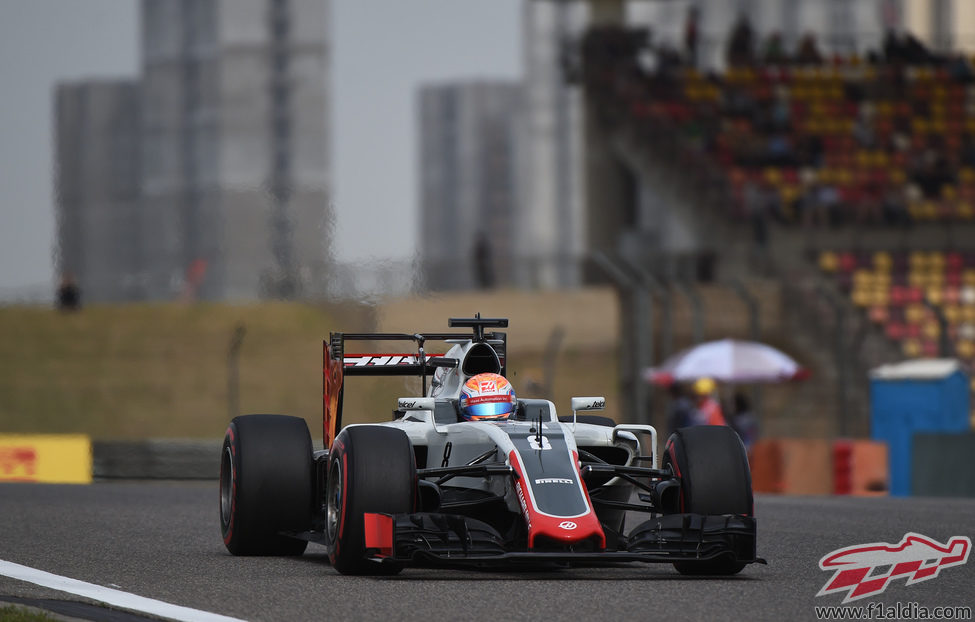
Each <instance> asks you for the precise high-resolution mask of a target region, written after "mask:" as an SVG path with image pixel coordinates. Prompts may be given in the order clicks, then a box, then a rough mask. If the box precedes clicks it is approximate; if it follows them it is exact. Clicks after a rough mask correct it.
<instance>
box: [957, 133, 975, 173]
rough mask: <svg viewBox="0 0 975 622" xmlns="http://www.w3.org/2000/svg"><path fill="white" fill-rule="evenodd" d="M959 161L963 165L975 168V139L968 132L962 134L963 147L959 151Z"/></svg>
mask: <svg viewBox="0 0 975 622" xmlns="http://www.w3.org/2000/svg"><path fill="white" fill-rule="evenodd" d="M958 163H959V164H960V165H961V166H965V167H969V168H975V139H973V138H972V135H971V134H969V133H967V132H966V133H964V134H962V135H961V149H960V150H959V152H958Z"/></svg>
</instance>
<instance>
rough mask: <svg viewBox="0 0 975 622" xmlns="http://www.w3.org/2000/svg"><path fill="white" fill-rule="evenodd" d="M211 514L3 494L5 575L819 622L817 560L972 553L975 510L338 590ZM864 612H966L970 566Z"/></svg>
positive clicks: (292, 603) (3, 584)
mask: <svg viewBox="0 0 975 622" xmlns="http://www.w3.org/2000/svg"><path fill="white" fill-rule="evenodd" d="M217 499H218V492H217V483H216V482H194V483H186V482H121V483H118V482H116V483H96V484H93V485H90V486H60V485H33V484H0V560H4V561H6V562H13V563H15V564H21V565H24V566H30V567H32V568H36V569H39V570H43V571H47V572H50V573H55V574H57V575H61V576H65V577H70V578H72V579H78V580H81V581H86V582H89V583H94V584H97V585H100V586H108V587H112V588H115V589H119V590H124V591H126V592H131V593H134V594H137V595H140V596H144V597H149V598H152V599H158V600H161V601H165V602H167V603H172V604H175V605H181V606H184V607H191V608H193V609H199V610H202V611H206V612H212V613H217V614H222V615H226V616H232V617H236V618H242V619H245V620H267V621H277V620H336V619H341V620H388V621H393V620H494V619H506V620H735V621H736V622H739V621H743V620H815V619H816V615H815V611H814V607H816V606H820V605H840V601H841V600H842V598H841V596H839V595H829V596H822V597H816V593H817V592H818V591H819V589H820V588H821V587H822V586H823V585H824V584H825V582H826V581H827V579H828V578H830V576H831V573H828V572H825V571H823V570H820V569H819V567H818V563H819V560H820V559H821V558H822V557H823V556H824V555H825V554H827V553H829V552H831V551H833V550H834V549H837V548H841V547H845V546H850V545H854V544H862V543H871V542H889V543H897V542H899V541H900V540H901V539H902V537H903V536H904V534H905V533H907V532H916V533H920V534H923V535H926V536H929V537H931V538H933V539H935V540H938V541H939V542H946V541H947V540H948V539H949V538H951V537H952V536H959V535H963V536H969V537H970V538H973V539H975V499H903V498H902V499H892V498H872V499H864V498H840V497H805V498H797V497H774V496H759V497H758V498H757V499H756V515H757V517H758V520H759V554H760V555H761V556H763V557H765V558H766V559H767V560H768V562H769V563H768V565H767V566H762V565H757V564H756V565H752V566H749V567H747V568H746V569H745V570H744V571H743V572H742V573H741V574H740V575H738V576H735V577H732V578H688V577H682V576H681V575H678V574H677V573H676V572H675V571H674V570H673V568H672V567H671V566H669V565H660V564H656V565H640V564H635V565H621V566H616V567H611V568H576V569H564V570H552V571H522V572H517V573H502V572H493V571H492V572H486V571H455V570H427V569H407V570H405V571H404V572H403V573H402V574H400V575H398V576H396V577H392V578H364V577H345V576H341V575H339V574H338V573H336V572H335V571H334V570H333V569H332V568H331V566H329V564H328V559H327V557H326V556H325V555H324V549H323V548H322V547H320V546H318V545H310V546H309V549H308V552H307V553H306V554H305V555H304V556H303V557H301V558H280V559H278V558H235V557H232V556H231V555H229V554H228V553H227V552H226V550H225V549H224V546H223V543H222V541H221V539H220V534H219V524H218V509H217V507H218V501H217ZM973 557H975V556H973ZM3 600H7V601H11V600H17V602H27V603H30V604H35V605H39V606H41V607H45V608H48V609H50V610H55V611H57V610H58V608H59V606H60V607H67V611H68V614H69V615H70V616H72V617H77V618H81V619H92V620H123V621H133V620H144V619H147V618H146V617H145V616H144V615H141V614H127V613H120V612H113V611H110V610H108V609H106V608H103V607H101V606H99V607H87V606H86V605H84V604H80V605H79V604H78V603H79V602H81V603H84V599H81V598H79V597H76V596H73V595H71V594H67V593H65V592H59V591H56V590H53V589H49V588H42V587H38V586H36V585H34V584H31V583H28V582H25V581H20V580H15V579H12V578H9V577H6V576H0V601H3ZM874 601H876V602H878V603H885V604H888V605H893V604H894V603H897V602H901V603H910V602H916V603H918V604H919V605H922V606H926V607H931V608H934V607H938V606H968V607H975V560H970V561H969V563H967V564H965V565H964V566H959V567H954V568H947V569H944V570H943V571H942V572H941V573H940V575H939V576H938V577H936V578H935V579H932V580H930V581H925V582H923V583H917V584H914V585H911V586H907V585H905V582H904V580H903V579H901V580H897V581H894V582H892V583H891V584H890V585H889V586H888V588H887V590H886V592H884V593H883V594H881V595H879V596H877V597H873V598H870V599H865V600H861V601H857V602H856V603H851V604H857V605H859V604H863V605H866V604H868V603H870V602H874ZM2 604H4V603H3V602H0V605H2ZM62 612H63V611H62ZM875 619H877V618H875Z"/></svg>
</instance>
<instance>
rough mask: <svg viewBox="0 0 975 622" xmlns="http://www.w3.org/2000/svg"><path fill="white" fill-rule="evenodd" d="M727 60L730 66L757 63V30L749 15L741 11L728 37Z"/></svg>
mask: <svg viewBox="0 0 975 622" xmlns="http://www.w3.org/2000/svg"><path fill="white" fill-rule="evenodd" d="M727 60H728V66H729V67H741V66H748V65H753V64H754V63H755V31H754V30H753V29H752V24H751V22H750V21H749V20H748V15H746V14H745V13H739V14H738V19H737V20H736V21H735V25H734V27H732V29H731V36H730V37H729V39H728V51H727Z"/></svg>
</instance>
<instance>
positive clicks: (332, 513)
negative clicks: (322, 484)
mask: <svg viewBox="0 0 975 622" xmlns="http://www.w3.org/2000/svg"><path fill="white" fill-rule="evenodd" d="M342 494H343V491H342V463H341V462H339V461H338V460H336V461H335V462H333V463H332V468H331V469H329V471H328V489H327V495H328V508H327V511H326V520H325V527H326V529H327V530H328V540H329V542H335V541H336V540H337V539H338V528H339V520H340V514H341V512H342Z"/></svg>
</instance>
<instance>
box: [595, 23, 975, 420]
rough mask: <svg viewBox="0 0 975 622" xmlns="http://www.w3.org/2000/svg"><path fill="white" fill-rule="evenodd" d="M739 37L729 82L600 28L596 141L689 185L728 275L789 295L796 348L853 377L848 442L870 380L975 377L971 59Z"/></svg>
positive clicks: (688, 197) (640, 33) (635, 38)
mask: <svg viewBox="0 0 975 622" xmlns="http://www.w3.org/2000/svg"><path fill="white" fill-rule="evenodd" d="M770 38H771V37H770ZM733 39H734V35H732V36H731V37H730V38H729V44H728V52H729V54H728V57H727V60H726V63H725V64H724V66H723V67H722V68H721V69H720V70H716V69H709V68H706V67H702V66H700V62H697V63H695V62H693V59H690V58H688V55H687V54H681V53H678V52H676V51H674V50H673V49H672V48H668V47H666V46H664V45H658V44H656V43H655V38H654V36H653V34H652V32H651V31H650V30H648V29H647V28H645V27H632V26H629V27H627V26H621V25H618V24H609V23H603V24H600V25H597V26H595V27H593V28H591V29H590V30H589V32H588V33H587V35H586V37H585V39H584V40H583V42H582V59H583V61H582V62H583V66H584V72H583V75H584V76H585V77H584V88H585V90H586V94H587V102H589V103H590V106H591V110H590V115H591V116H590V121H589V123H590V127H589V134H588V139H589V141H590V143H591V144H594V145H595V146H596V148H597V149H599V148H600V147H602V148H604V149H606V150H607V151H608V152H610V153H612V154H616V157H617V159H618V160H620V161H625V162H627V165H628V166H629V167H630V168H631V169H632V168H640V167H645V168H647V169H653V170H655V171H658V173H657V175H658V178H657V179H660V178H663V179H666V180H667V182H668V183H672V184H673V185H674V186H675V190H674V192H673V193H672V194H671V195H670V196H672V197H677V198H678V201H674V202H672V203H671V209H679V210H680V211H681V212H683V213H685V215H686V218H687V220H689V221H691V222H693V223H695V224H696V226H697V227H698V230H699V231H704V232H705V233H704V234H702V238H703V239H705V240H706V242H705V244H704V245H703V246H705V247H707V248H709V249H713V250H714V251H716V254H717V258H718V265H719V269H718V271H717V272H718V274H719V276H720V275H721V274H735V275H742V274H745V275H752V276H753V277H754V276H765V277H770V278H772V279H774V280H776V281H778V282H779V283H780V285H781V287H782V292H783V297H784V300H783V309H784V310H785V311H787V312H788V313H787V315H790V314H791V315H792V316H793V319H792V321H791V323H792V325H793V326H795V327H796V328H798V330H796V332H795V335H794V337H795V341H796V342H797V346H799V347H802V349H803V350H805V351H807V353H808V354H809V356H810V357H812V358H817V352H816V351H818V360H820V361H821V362H822V363H823V365H821V367H823V368H832V369H831V370H830V371H831V372H835V373H836V374H837V375H838V376H840V378H838V379H837V382H836V384H835V386H834V387H831V390H835V391H836V392H838V393H840V394H841V395H840V398H839V402H838V406H837V407H836V408H837V410H838V412H837V419H838V420H841V421H845V422H846V423H845V424H841V425H838V426H837V428H836V429H834V430H833V431H832V433H834V434H840V435H844V434H852V435H856V434H860V435H865V434H867V433H868V421H867V417H868V416H869V415H868V412H869V402H868V395H867V374H868V371H869V370H870V369H871V368H874V367H876V366H877V365H880V364H882V363H887V362H891V361H895V360H901V359H905V358H916V357H957V358H958V359H960V360H961V361H962V362H963V363H964V364H965V365H966V366H967V368H968V369H969V371H970V370H971V369H972V366H973V365H975V235H972V234H973V233H975V68H973V62H972V61H973V58H972V57H970V56H968V55H967V54H966V53H963V52H961V51H957V50H944V49H938V50H934V49H930V48H929V47H928V46H926V45H925V44H924V43H922V42H921V41H920V40H919V39H917V38H916V37H914V36H913V35H911V34H910V33H909V32H908V33H904V34H903V35H896V34H895V33H894V31H893V30H892V31H890V32H888V34H887V36H886V38H885V39H884V40H883V42H882V44H881V45H880V46H878V49H876V50H872V51H861V52H860V53H857V52H856V51H855V50H856V49H857V46H852V47H851V49H852V50H854V51H851V52H849V53H845V54H841V53H836V52H834V51H830V52H829V53H823V52H820V51H819V50H818V49H816V48H815V40H814V39H812V37H808V38H807V39H806V40H805V41H804V42H803V47H804V48H806V49H797V50H796V51H795V53H794V54H789V53H788V51H787V50H784V49H783V48H782V47H776V48H775V50H774V53H772V52H771V51H769V48H766V51H765V52H764V53H762V52H760V51H759V50H758V49H757V48H758V46H757V45H753V46H751V47H750V48H749V49H748V50H746V52H747V53H744V54H742V53H739V54H737V55H736V54H734V53H733V52H734V50H733V44H732V43H731V40H733ZM780 45H781V42H779V46H780ZM648 58H649V59H650V61H649V62H648V60H647V59H648ZM632 162H637V166H636V167H634V166H632V164H631V163H632ZM659 171H662V172H663V173H660V172H659ZM592 172H593V171H592V170H591V171H590V178H591V179H593V178H594V176H593V174H592ZM603 178H605V175H604V176H603ZM595 179H597V180H599V179H601V178H600V177H599V176H598V171H597V175H596V176H595ZM590 183H591V185H592V186H595V187H597V188H599V191H600V192H603V193H604V194H605V187H604V186H605V185H606V184H607V183H608V182H600V181H596V182H590ZM591 196H592V195H591ZM665 278H666V276H665ZM785 321H786V322H787V323H788V322H789V321H788V319H786V320H785ZM972 390H973V392H975V383H973V384H972ZM818 407H819V408H822V404H819V405H818ZM973 420H975V413H973Z"/></svg>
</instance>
